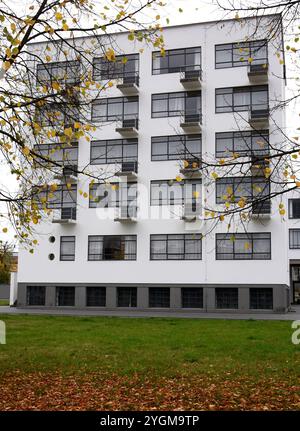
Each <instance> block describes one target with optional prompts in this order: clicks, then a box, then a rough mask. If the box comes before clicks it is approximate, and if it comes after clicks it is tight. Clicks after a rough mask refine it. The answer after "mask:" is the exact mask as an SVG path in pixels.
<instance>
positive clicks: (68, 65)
mask: <svg viewBox="0 0 300 431" xmlns="http://www.w3.org/2000/svg"><path fill="white" fill-rule="evenodd" d="M62 67H63V68H64V70H65V73H66V77H63V78H59V77H57V76H55V74H53V73H52V70H53V69H54V70H55V69H61V68H62ZM73 67H74V68H75V74H74V75H75V76H74V77H72V78H70V77H68V71H69V70H70V69H73ZM39 69H44V70H46V72H47V73H48V75H49V78H48V79H46V78H45V79H41V78H40V77H39ZM80 69H81V63H80V60H66V61H53V62H51V63H37V65H36V75H35V76H36V82H37V84H44V83H47V82H53V81H58V82H61V81H66V82H67V83H77V82H78V81H79V79H80Z"/></svg>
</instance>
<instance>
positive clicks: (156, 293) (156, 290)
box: [149, 287, 170, 308]
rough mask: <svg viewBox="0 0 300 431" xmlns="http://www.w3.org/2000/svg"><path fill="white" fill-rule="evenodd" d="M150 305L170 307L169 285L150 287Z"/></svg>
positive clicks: (151, 306)
mask: <svg viewBox="0 0 300 431" xmlns="http://www.w3.org/2000/svg"><path fill="white" fill-rule="evenodd" d="M149 307H150V308H154V307H158V308H169V307H170V289H169V288H168V287H150V288H149Z"/></svg>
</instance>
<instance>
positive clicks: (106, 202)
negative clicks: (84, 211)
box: [89, 183, 137, 215]
mask: <svg viewBox="0 0 300 431" xmlns="http://www.w3.org/2000/svg"><path fill="white" fill-rule="evenodd" d="M120 206H124V207H129V208H131V211H132V213H133V212H134V211H135V209H136V207H137V183H110V184H93V185H92V186H90V193H89V207H90V208H98V207H99V208H119V207H120ZM132 215H133V214H132Z"/></svg>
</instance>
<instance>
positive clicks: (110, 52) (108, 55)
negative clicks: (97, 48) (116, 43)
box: [105, 48, 116, 61]
mask: <svg viewBox="0 0 300 431" xmlns="http://www.w3.org/2000/svg"><path fill="white" fill-rule="evenodd" d="M105 57H106V58H107V60H108V61H116V54H115V51H114V50H113V49H112V48H109V49H108V50H107V51H106V53H105Z"/></svg>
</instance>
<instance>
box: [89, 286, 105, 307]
mask: <svg viewBox="0 0 300 431" xmlns="http://www.w3.org/2000/svg"><path fill="white" fill-rule="evenodd" d="M85 289H86V290H85V305H86V307H106V287H105V286H86V288H85ZM92 289H94V294H93V295H92V298H89V294H88V293H91V292H92ZM96 289H99V292H101V294H100V295H99V297H100V301H101V300H103V297H101V296H104V300H103V303H101V305H99V304H96V305H95V304H91V302H92V301H91V299H92V300H95V298H96V295H95V292H96ZM103 292H104V295H103ZM96 299H97V298H96Z"/></svg>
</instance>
